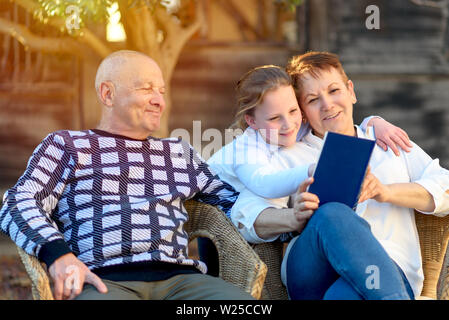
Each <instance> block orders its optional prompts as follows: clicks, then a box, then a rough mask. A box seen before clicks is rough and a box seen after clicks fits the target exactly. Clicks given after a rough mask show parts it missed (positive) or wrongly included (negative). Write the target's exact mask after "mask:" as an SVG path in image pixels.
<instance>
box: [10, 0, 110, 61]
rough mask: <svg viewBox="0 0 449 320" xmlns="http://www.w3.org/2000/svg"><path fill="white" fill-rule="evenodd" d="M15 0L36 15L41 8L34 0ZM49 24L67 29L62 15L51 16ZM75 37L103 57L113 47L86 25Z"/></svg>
mask: <svg viewBox="0 0 449 320" xmlns="http://www.w3.org/2000/svg"><path fill="white" fill-rule="evenodd" d="M14 2H15V3H17V4H18V5H19V6H21V7H22V8H24V9H25V10H26V11H28V12H29V13H30V14H32V15H34V13H35V12H36V11H39V10H41V7H40V5H39V4H38V3H37V2H35V1H32V0H14ZM48 25H50V26H52V27H55V28H57V29H58V30H64V29H66V25H65V19H63V18H61V17H50V18H49V19H48ZM74 39H77V40H78V41H80V42H83V43H85V44H86V45H88V46H90V47H91V48H92V50H93V51H94V52H95V53H97V54H98V55H99V56H100V57H101V58H104V57H106V56H107V55H109V54H110V53H111V52H112V50H111V48H110V47H109V46H108V45H107V44H106V43H105V42H104V41H102V40H101V39H100V38H98V37H97V36H96V35H95V34H94V33H93V32H92V31H90V30H89V29H88V28H86V27H84V28H80V29H79V32H78V36H77V37H76V38H74Z"/></svg>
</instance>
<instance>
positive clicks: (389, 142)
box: [368, 118, 412, 156]
mask: <svg viewBox="0 0 449 320" xmlns="http://www.w3.org/2000/svg"><path fill="white" fill-rule="evenodd" d="M370 125H373V126H374V132H375V134H376V143H377V145H378V146H379V147H381V148H382V149H384V150H385V151H387V150H388V147H390V148H391V150H393V152H394V154H395V155H397V156H399V150H398V146H399V147H400V148H401V149H402V150H404V151H406V152H410V148H411V147H412V144H411V143H410V139H409V137H408V135H407V133H406V132H405V131H404V130H402V129H401V128H399V127H396V126H395V125H393V124H391V123H389V122H388V121H385V120H384V119H381V118H373V119H371V120H370V121H369V122H368V126H370Z"/></svg>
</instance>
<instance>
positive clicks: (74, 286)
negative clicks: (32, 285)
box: [48, 253, 108, 300]
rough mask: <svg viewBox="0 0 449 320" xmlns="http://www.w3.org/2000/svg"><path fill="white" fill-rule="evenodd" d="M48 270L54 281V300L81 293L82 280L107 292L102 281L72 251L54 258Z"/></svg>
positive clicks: (100, 290) (70, 297) (72, 297)
mask: <svg viewBox="0 0 449 320" xmlns="http://www.w3.org/2000/svg"><path fill="white" fill-rule="evenodd" d="M48 271H49V273H50V276H51V277H52V279H53V282H54V296H55V299H56V300H62V299H64V300H65V299H74V298H75V297H76V296H77V295H79V294H80V293H81V290H82V289H83V285H84V282H86V283H90V284H92V285H93V286H95V288H97V290H98V291H99V292H101V293H107V292H108V289H107V287H106V285H105V284H104V283H103V281H101V279H100V278H99V277H98V276H97V275H96V274H94V273H93V272H92V271H90V270H89V268H87V266H86V265H85V264H84V263H82V262H81V261H80V260H79V259H78V258H77V257H75V255H74V254H73V253H68V254H65V255H63V256H61V257H59V258H58V259H56V260H55V262H53V264H52V265H51V266H50V268H49V269H48Z"/></svg>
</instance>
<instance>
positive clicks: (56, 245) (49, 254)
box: [37, 239, 72, 268]
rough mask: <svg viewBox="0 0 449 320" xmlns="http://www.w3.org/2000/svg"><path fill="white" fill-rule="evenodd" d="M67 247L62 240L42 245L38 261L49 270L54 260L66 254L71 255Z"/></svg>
mask: <svg viewBox="0 0 449 320" xmlns="http://www.w3.org/2000/svg"><path fill="white" fill-rule="evenodd" d="M71 252H72V250H70V247H69V245H68V244H67V242H65V241H64V240H62V239H58V240H54V241H50V242H47V243H46V244H44V245H43V246H42V247H41V249H40V250H39V253H38V256H37V257H38V259H39V260H40V261H42V262H44V263H45V264H46V265H47V268H49V267H50V266H51V265H52V264H53V262H55V260H57V259H58V258H60V257H62V256H63V255H65V254H67V253H71Z"/></svg>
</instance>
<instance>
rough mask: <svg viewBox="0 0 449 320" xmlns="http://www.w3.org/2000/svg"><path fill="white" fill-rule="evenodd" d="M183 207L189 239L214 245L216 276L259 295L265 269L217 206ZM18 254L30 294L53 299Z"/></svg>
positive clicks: (31, 261)
mask: <svg viewBox="0 0 449 320" xmlns="http://www.w3.org/2000/svg"><path fill="white" fill-rule="evenodd" d="M185 207H186V209H187V211H188V213H189V220H188V222H187V223H186V225H185V228H186V231H187V232H188V234H189V240H190V241H191V240H193V239H195V238H197V237H207V238H209V239H211V240H212V242H213V243H214V244H215V246H216V247H217V251H218V256H219V276H220V277H221V278H223V279H224V280H226V281H228V282H230V283H233V284H235V285H237V286H238V287H240V288H241V289H243V290H244V291H246V292H248V293H250V294H251V295H252V296H253V297H254V298H256V299H259V298H260V296H261V293H262V287H263V284H264V280H265V275H266V272H267V267H266V266H265V264H264V263H263V262H262V261H261V260H260V258H259V257H258V256H257V254H256V253H255V252H254V251H253V250H252V249H251V247H250V246H249V244H248V243H247V242H246V241H245V240H244V239H243V238H242V236H241V235H240V233H239V232H238V231H237V229H236V228H235V227H234V225H233V224H232V223H231V222H230V220H229V219H228V218H226V216H225V215H224V213H223V212H222V211H220V210H218V209H217V208H215V207H213V206H210V205H207V204H203V203H200V202H196V201H192V200H190V201H187V202H186V203H185ZM18 251H19V255H20V257H21V259H22V262H23V264H24V265H25V269H26V271H27V273H28V275H29V277H30V278H31V283H32V285H31V289H32V295H33V298H34V299H35V300H52V299H53V294H52V291H51V288H50V282H49V278H48V275H47V272H46V271H45V269H44V267H43V266H42V264H41V263H40V262H39V261H38V260H37V258H36V257H34V256H31V255H29V254H27V253H25V251H23V250H22V249H21V248H19V247H18Z"/></svg>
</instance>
